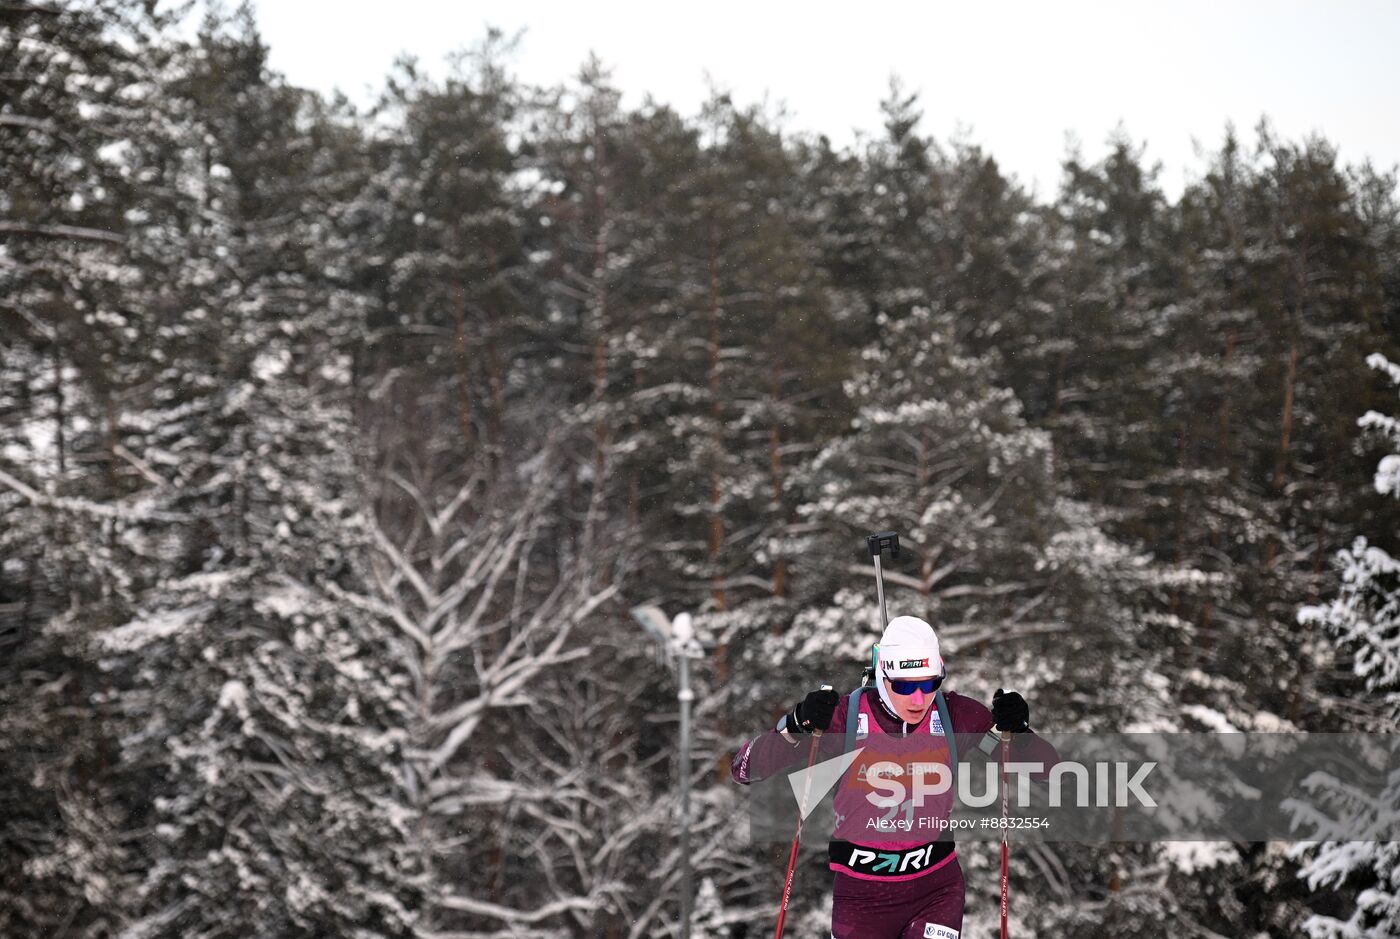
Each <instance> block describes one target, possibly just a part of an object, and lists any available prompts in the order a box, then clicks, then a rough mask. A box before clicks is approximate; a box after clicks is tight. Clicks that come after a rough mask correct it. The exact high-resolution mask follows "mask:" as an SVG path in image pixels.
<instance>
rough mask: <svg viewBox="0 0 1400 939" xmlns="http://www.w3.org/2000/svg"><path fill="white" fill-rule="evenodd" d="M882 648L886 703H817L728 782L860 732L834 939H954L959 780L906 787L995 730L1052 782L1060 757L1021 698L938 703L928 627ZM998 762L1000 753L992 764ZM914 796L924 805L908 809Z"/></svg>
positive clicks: (831, 696) (904, 622)
mask: <svg viewBox="0 0 1400 939" xmlns="http://www.w3.org/2000/svg"><path fill="white" fill-rule="evenodd" d="M878 648H879V654H878V656H877V657H876V663H875V676H874V679H875V680H874V689H875V690H876V691H877V692H878V693H877V694H869V693H868V692H869V691H870V690H871V689H870V688H868V687H867V688H862V689H858V690H857V691H854V692H852V693H851V694H849V695H838V694H837V693H836V692H835V691H831V690H823V691H813V692H811V693H810V694H808V695H807V696H806V698H804V699H803V700H802V702H801V703H799V704H798V705H797V706H796V707H795V708H794V709H793V710H792V711H791V712H790V713H788V714H786V715H785V716H784V717H783V719H782V720H780V721H779V722H778V726H777V727H776V728H774V729H773V730H772V731H770V732H769V733H767V734H765V735H763V736H761V737H758V738H756V739H754V740H751V741H749V742H747V743H745V744H744V746H743V747H741V748H740V750H739V752H738V754H736V756H735V759H734V761H733V763H732V767H733V768H732V770H731V772H732V775H733V777H734V780H735V781H736V782H739V783H742V784H744V785H747V784H748V783H750V782H753V781H755V780H758V779H762V778H764V777H766V776H768V775H771V774H772V773H774V772H778V771H780V770H783V769H786V768H789V767H790V766H791V765H792V764H793V762H794V755H795V754H797V753H799V752H800V751H805V749H806V748H805V747H803V746H802V741H801V739H800V737H801V736H802V735H804V734H810V733H812V732H813V731H821V732H825V733H826V734H827V736H826V738H825V739H827V740H840V741H845V740H847V735H848V731H851V730H852V727H851V726H849V725H850V724H851V722H854V730H853V732H852V733H851V734H850V739H851V740H858V741H859V746H860V747H861V748H862V753H861V754H860V758H859V759H857V760H856V761H855V762H853V763H852V765H851V767H850V769H848V770H847V772H846V773H845V774H844V775H843V776H842V778H841V780H840V781H839V782H838V784H837V789H836V796H835V800H836V801H835V809H836V819H837V822H836V830H835V832H833V836H832V839H831V841H830V845H829V848H828V854H829V858H830V863H829V866H830V868H831V870H833V871H834V872H835V881H834V884H833V888H832V896H833V902H832V911H831V935H832V937H833V939H929V937H932V939H957V937H958V935H959V933H960V932H961V930H962V916H963V900H964V883H963V875H962V869H961V868H960V867H959V866H958V859H957V853H956V851H955V850H954V843H953V839H952V838H951V836H950V835H949V834H948V827H947V823H948V818H949V813H950V811H951V809H952V805H953V799H954V795H953V792H954V791H953V788H952V785H951V781H952V780H951V774H950V775H949V776H940V775H938V772H937V770H935V777H934V779H935V782H936V783H941V784H935V785H932V786H931V787H926V786H920V785H915V786H913V787H911V786H908V785H905V783H909V782H911V781H912V782H923V779H922V777H921V776H920V775H919V774H921V773H922V772H923V770H925V769H930V768H934V767H938V768H939V769H941V768H942V767H950V766H952V765H953V764H955V763H956V757H955V752H956V751H955V749H954V747H955V746H956V743H957V742H958V741H963V742H968V743H971V744H973V745H975V744H976V742H977V741H980V740H982V739H983V738H984V737H985V736H986V734H987V732H988V731H990V730H991V729H992V728H993V727H995V728H996V729H997V730H1002V731H1010V732H1011V733H1012V734H1013V737H1012V756H1013V758H1014V760H1016V761H1018V762H1039V763H1041V764H1042V765H1043V766H1044V767H1045V768H1046V769H1047V770H1048V768H1049V767H1050V766H1051V765H1052V764H1054V763H1055V762H1056V761H1057V760H1058V756H1057V754H1056V753H1055V749H1054V747H1052V746H1051V745H1050V744H1049V743H1048V742H1046V741H1045V740H1043V739H1041V738H1040V737H1037V736H1036V735H1035V734H1034V733H1033V732H1032V731H1031V729H1030V708H1029V707H1028V706H1027V704H1026V701H1025V699H1024V698H1022V697H1021V695H1019V694H1017V693H1016V692H1014V691H1010V692H1002V691H1001V690H1000V689H998V690H997V692H996V694H995V695H994V696H993V698H992V707H991V709H990V710H989V709H988V708H987V707H985V706H984V705H982V704H981V703H980V702H978V701H975V700H973V699H972V698H968V697H965V696H963V695H960V694H957V693H956V692H951V691H949V692H943V691H941V685H942V684H943V681H944V679H945V677H946V676H947V669H946V668H945V667H944V663H943V657H942V655H941V654H940V653H939V648H938V638H937V636H935V635H934V631H933V627H932V626H930V625H929V624H928V623H926V622H924V621H923V620H921V619H918V618H917V617H913V616H899V617H896V618H894V619H893V620H890V623H889V625H888V626H887V627H886V629H885V632H884V635H883V636H882V637H881V639H880V645H879V647H878ZM862 692H866V693H862ZM853 697H855V698H856V699H857V700H855V701H852V698H853ZM954 733H956V734H957V736H956V738H954V737H952V736H951V735H952V734H954ZM1000 751H1001V748H1000V747H996V748H995V750H994V753H995V755H996V756H998V757H999V756H1000ZM827 755H828V756H829V755H831V754H827ZM906 771H907V773H906ZM887 776H893V777H894V778H895V780H896V781H895V782H893V783H892V782H891V781H890V780H889V779H887V778H885V777H887ZM901 777H902V779H901ZM912 777H917V778H912ZM911 788H912V790H913V791H914V792H915V795H914V796H911V797H910V798H907V799H906V798H902V797H903V796H904V795H907V794H908V793H909V792H910V791H911ZM931 793H932V794H931ZM875 796H879V797H880V798H878V799H877V798H874V797H875ZM901 799H902V801H900V800H901Z"/></svg>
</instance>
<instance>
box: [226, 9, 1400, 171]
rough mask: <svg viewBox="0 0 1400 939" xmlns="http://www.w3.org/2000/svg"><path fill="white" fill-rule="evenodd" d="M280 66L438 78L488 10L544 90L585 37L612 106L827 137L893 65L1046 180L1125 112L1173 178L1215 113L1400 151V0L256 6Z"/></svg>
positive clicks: (865, 102)
mask: <svg viewBox="0 0 1400 939" xmlns="http://www.w3.org/2000/svg"><path fill="white" fill-rule="evenodd" d="M254 5H255V7H256V8H257V11H258V19H259V23H260V24H261V28H262V31H263V35H264V37H265V39H266V40H267V42H268V44H269V45H270V46H271V49H272V64H273V67H274V68H276V69H277V70H279V71H281V72H283V73H284V74H285V75H287V76H288V78H289V79H290V80H291V81H293V82H294V83H296V84H299V85H304V86H308V87H312V88H317V89H321V90H325V91H329V90H331V89H332V88H340V89H341V90H343V91H345V92H346V93H347V94H349V95H350V96H351V98H353V99H355V100H357V101H360V102H368V101H369V100H370V97H371V96H370V94H369V91H368V89H370V88H372V87H373V86H375V85H376V84H377V83H378V82H379V81H380V80H381V78H382V76H383V75H384V74H385V73H386V72H387V71H388V69H389V67H390V65H391V64H392V62H393V60H394V58H395V57H396V56H397V55H398V54H399V53H400V52H404V51H407V52H411V53H413V54H414V55H416V56H418V57H419V59H420V60H421V61H422V63H423V64H424V65H427V66H429V67H430V70H432V71H436V72H437V73H438V74H441V71H442V62H443V59H444V56H445V55H446V54H447V53H448V52H449V51H451V50H453V49H457V48H461V47H464V46H468V45H471V44H472V43H474V42H475V41H476V40H478V39H479V38H480V37H481V36H482V35H483V34H484V32H485V28H486V26H487V24H491V25H495V26H499V27H501V28H503V29H505V30H506V31H507V32H512V33H513V32H515V31H517V30H520V29H524V30H525V35H524V39H523V43H522V46H521V49H520V54H519V56H518V57H517V59H516V71H517V74H518V75H519V76H520V77H521V78H523V79H525V80H526V81H530V82H535V83H542V84H553V83H557V82H562V81H565V80H567V79H569V78H571V77H572V76H573V75H575V74H576V73H577V71H578V68H579V65H580V64H581V63H582V62H583V60H584V58H585V57H586V56H587V54H588V52H589V51H590V50H592V51H595V52H597V53H598V55H599V56H600V57H601V58H602V59H603V61H604V62H605V63H607V64H608V65H610V66H612V68H613V77H614V81H615V83H616V85H617V86H618V87H619V88H621V89H622V90H623V92H624V103H627V104H639V103H640V102H641V101H642V99H643V95H644V94H647V93H650V94H651V95H653V96H654V97H655V98H657V99H658V100H661V101H665V102H667V103H669V104H671V105H672V106H673V107H675V108H677V109H678V110H680V111H681V112H682V113H686V114H693V113H695V112H696V111H697V109H698V106H699V103H700V102H701V101H702V100H703V99H704V98H705V97H706V94H707V89H708V87H709V83H710V82H711V81H713V82H714V84H715V85H716V86H717V87H719V88H721V89H723V90H727V91H730V92H732V93H733V94H734V96H735V97H736V99H737V100H738V101H740V102H741V103H748V102H753V101H759V100H762V99H763V98H764V97H765V94H766V96H767V97H768V99H769V100H770V101H772V102H782V103H784V104H785V105H786V108H787V110H788V111H789V112H790V113H791V120H790V122H789V126H790V127H791V128H792V129H794V130H815V131H820V132H822V133H825V134H827V135H828V136H829V137H831V138H832V140H833V141H835V142H836V143H838V144H848V143H851V142H852V141H854V140H855V139H856V135H857V133H861V132H863V133H865V134H873V133H878V132H879V130H880V112H879V102H880V100H881V99H882V98H884V97H885V96H886V94H887V92H888V88H889V80H890V76H891V75H892V74H897V75H899V76H900V78H901V79H902V80H903V82H904V83H905V85H906V87H907V88H908V89H910V90H917V91H919V92H921V96H922V97H921V101H922V102H923V106H924V114H925V118H924V125H923V129H924V130H925V132H929V133H932V134H934V135H936V136H937V137H939V138H940V139H947V138H949V137H951V136H952V135H954V134H958V133H961V134H962V135H963V136H964V137H966V138H967V139H969V140H971V141H972V142H975V143H979V144H981V145H982V146H983V147H984V148H985V149H987V150H988V151H989V152H990V153H992V155H994V156H995V157H996V158H997V160H998V161H999V162H1000V163H1001V165H1002V167H1003V169H1004V170H1005V171H1007V172H1010V173H1013V174H1015V175H1016V176H1017V177H1019V178H1020V179H1021V180H1022V181H1023V182H1025V183H1027V184H1029V185H1034V186H1035V187H1036V188H1037V191H1038V192H1039V193H1040V194H1041V195H1042V196H1048V195H1050V194H1051V193H1053V191H1054V189H1055V187H1056V185H1057V184H1058V181H1059V163H1060V160H1061V158H1062V157H1063V155H1064V153H1065V148H1066V140H1067V135H1073V136H1074V137H1075V138H1077V139H1078V140H1080V141H1081V142H1082V144H1083V149H1084V152H1085V154H1086V155H1087V156H1089V157H1091V158H1092V157H1095V156H1098V155H1101V154H1102V153H1103V152H1104V141H1105V140H1106V139H1107V138H1108V136H1109V134H1110V133H1111V132H1112V131H1113V129H1114V128H1115V127H1116V126H1118V125H1119V124H1120V123H1121V124H1122V126H1123V127H1124V128H1126V130H1127V131H1128V133H1129V134H1130V135H1131V136H1132V137H1133V138H1134V139H1135V140H1138V141H1139V142H1145V143H1146V144H1147V153H1148V156H1149V158H1151V159H1155V160H1158V161H1160V162H1161V163H1162V164H1163V174H1162V177H1161V179H1162V184H1163V186H1164V187H1165V188H1166V190H1167V191H1168V193H1170V194H1172V195H1175V194H1177V193H1179V192H1180V190H1181V187H1182V184H1183V182H1184V180H1185V179H1186V178H1187V177H1188V176H1193V175H1195V174H1196V173H1197V172H1198V171H1199V169H1200V165H1201V164H1200V162H1199V161H1198V159H1197V158H1196V156H1195V150H1194V146H1195V144H1194V143H1193V141H1198V142H1200V143H1202V144H1204V145H1206V146H1208V147H1211V148H1214V147H1215V146H1216V145H1217V144H1218V143H1219V140H1220V138H1221V136H1222V134H1223V132H1224V127H1225V124H1226V122H1227V121H1234V122H1235V124H1236V126H1237V127H1238V128H1239V129H1240V130H1241V131H1242V132H1248V134H1247V138H1246V139H1247V140H1251V141H1252V140H1253V139H1254V138H1253V133H1252V130H1253V127H1254V126H1255V124H1256V123H1257V122H1258V120H1259V118H1260V116H1261V115H1264V114H1267V115H1268V116H1269V118H1270V119H1271V120H1272V121H1273V123H1274V126H1275V127H1276V128H1277V129H1278V130H1279V131H1280V132H1281V133H1282V134H1284V135H1286V136H1288V137H1290V138H1295V139H1296V138H1297V137H1300V136H1301V135H1303V134H1306V133H1308V132H1311V131H1319V132H1321V133H1323V134H1324V135H1325V136H1327V138H1328V139H1329V140H1331V141H1332V142H1333V143H1334V144H1336V145H1337V146H1338V147H1339V148H1340V151H1341V155H1342V158H1343V160H1344V161H1348V162H1359V161H1361V160H1363V159H1365V158H1367V157H1369V158H1370V159H1371V160H1372V161H1373V162H1374V163H1376V164H1377V165H1378V166H1380V167H1385V168H1389V167H1392V166H1394V165H1395V164H1397V163H1400V2H1398V0H1366V2H1360V0H1330V2H1326V3H1324V2H1321V0H1317V2H1302V0H1269V2H1255V0H1249V2H1244V0H1238V2H1231V0H1213V2H1197V0H1174V2H1170V3H1167V2H1159V3H1152V4H1148V3H1142V2H1139V3H1123V2H1097V3H1089V2H1080V0H1075V2H1069V0H1057V2H1054V3H1045V2H1039V3H1028V2H1006V0H1003V2H999V3H980V4H973V3H967V2H962V3H956V4H955V3H950V2H930V0H924V2H921V3H916V2H907V3H890V2H872V0H867V2H846V3H841V4H836V3H827V2H807V3H797V2H779V0H748V2H743V3H736V2H730V0H710V2H706V3H649V4H642V3H621V2H612V3H604V2H600V0H591V2H584V0H572V2H544V0H536V2H531V0H510V2H505V0H459V2H445V0H391V2H388V3H385V2H383V0H375V2H369V0H255V3H254Z"/></svg>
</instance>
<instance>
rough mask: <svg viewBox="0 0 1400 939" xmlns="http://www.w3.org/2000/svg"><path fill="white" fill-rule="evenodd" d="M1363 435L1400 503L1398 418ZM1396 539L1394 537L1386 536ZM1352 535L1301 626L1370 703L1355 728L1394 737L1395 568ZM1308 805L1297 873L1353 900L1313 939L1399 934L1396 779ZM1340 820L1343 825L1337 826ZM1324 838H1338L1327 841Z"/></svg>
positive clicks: (1380, 367)
mask: <svg viewBox="0 0 1400 939" xmlns="http://www.w3.org/2000/svg"><path fill="white" fill-rule="evenodd" d="M1367 364H1368V365H1369V366H1370V367H1371V368H1373V369H1375V370H1377V371H1380V372H1382V373H1384V374H1385V376H1386V377H1387V378H1388V379H1389V381H1390V383H1391V384H1392V385H1393V386H1394V388H1395V390H1396V391H1397V392H1400V365H1397V364H1395V363H1394V362H1391V361H1390V360H1388V359H1386V358H1385V357H1384V356H1382V355H1380V354H1379V353H1377V354H1373V355H1371V356H1370V357H1369V358H1368V359H1367ZM1358 423H1359V425H1360V426H1361V428H1362V430H1363V433H1365V434H1367V435H1369V436H1372V437H1373V438H1374V439H1376V440H1377V441H1379V442H1380V443H1382V444H1383V445H1384V446H1385V447H1386V449H1387V451H1388V452H1387V453H1386V454H1385V456H1383V457H1381V459H1380V462H1379V463H1378V464H1377V466H1376V471H1375V479H1374V485H1375V490H1376V492H1377V493H1378V494H1379V495H1381V496H1383V497H1387V498H1390V499H1400V414H1382V413H1380V412H1378V411H1368V412H1367V413H1366V414H1365V415H1363V416H1362V417H1361V419H1360V421H1359V422H1358ZM1391 534H1393V533H1391ZM1370 537H1371V538H1375V539H1377V542H1376V543H1373V542H1372V541H1371V540H1370V539H1369V538H1368V537H1367V536H1366V535H1359V536H1357V538H1356V540H1355V541H1354V542H1353V543H1352V544H1351V546H1350V547H1348V548H1346V549H1345V550H1343V551H1341V552H1339V553H1338V555H1337V558H1336V567H1337V569H1338V571H1339V572H1340V574H1341V585H1340V587H1339V589H1338V593H1337V596H1336V597H1335V598H1334V599H1333V600H1332V601H1331V602H1330V603H1328V604H1325V605H1311V606H1305V607H1303V608H1301V609H1300V610H1299V611H1298V621H1299V622H1300V623H1304V624H1316V625H1319V626H1322V627H1323V628H1325V629H1326V631H1327V634H1328V636H1329V637H1330V638H1331V640H1332V641H1333V642H1335V643H1336V644H1337V647H1338V651H1339V653H1341V654H1342V655H1344V656H1348V657H1350V659H1351V662H1352V670H1353V671H1354V672H1355V673H1356V675H1357V676H1359V677H1360V678H1361V679H1362V680H1363V681H1364V682H1365V686H1366V690H1367V691H1369V692H1370V693H1371V694H1372V695H1373V696H1374V697H1373V699H1372V701H1371V702H1370V707H1369V708H1367V709H1366V710H1368V711H1369V712H1370V714H1371V717H1370V719H1369V720H1368V721H1367V722H1366V723H1365V724H1364V725H1363V726H1362V727H1361V729H1363V730H1366V731H1371V732H1381V733H1394V732H1395V730H1396V726H1397V722H1400V560H1398V559H1397V558H1396V556H1395V555H1394V554H1393V553H1392V551H1393V550H1394V548H1395V546H1394V545H1393V544H1389V545H1388V544H1387V542H1388V541H1390V540H1392V539H1391V538H1389V537H1387V535H1386V533H1383V532H1373V533H1371V535H1370ZM1309 797H1310V799H1311V800H1312V801H1313V802H1314V804H1315V806H1316V807H1315V808H1313V809H1311V810H1303V809H1300V810H1299V812H1298V816H1299V820H1300V822H1301V823H1302V825H1303V829H1302V830H1303V831H1305V832H1309V833H1310V835H1309V836H1310V837H1313V838H1315V839H1316V842H1315V843H1310V844H1305V845H1301V846H1300V847H1299V848H1298V849H1297V850H1296V851H1295V855H1296V856H1298V857H1301V858H1304V859H1305V863H1304V864H1303V866H1302V869H1301V870H1300V872H1299V873H1300V876H1302V877H1303V878H1304V879H1305V880H1306V881H1307V883H1308V886H1309V887H1310V888H1312V889H1313V890H1319V889H1327V890H1329V891H1333V890H1338V889H1345V890H1347V891H1348V894H1349V895H1350V894H1351V893H1352V892H1354V895H1355V900H1354V903H1355V906H1354V907H1353V908H1352V909H1351V911H1350V914H1349V915H1347V916H1345V918H1342V917H1340V916H1330V915H1323V914H1320V913H1319V914H1316V915H1313V916H1311V917H1309V919H1308V920H1307V921H1306V922H1305V923H1304V924H1303V928H1304V930H1305V931H1306V932H1307V934H1308V936H1309V937H1311V939H1381V937H1384V936H1393V935H1396V933H1397V932H1400V844H1397V843H1395V842H1393V841H1390V840H1388V838H1389V834H1388V833H1392V832H1393V831H1394V828H1395V806H1396V805H1397V804H1400V771H1394V770H1392V772H1391V776H1390V784H1389V786H1388V787H1387V788H1386V790H1385V791H1384V792H1383V793H1381V794H1380V797H1379V798H1377V799H1375V800H1374V801H1371V800H1366V801H1362V800H1359V799H1358V798H1357V794H1356V793H1355V791H1354V788H1353V787H1349V786H1348V785H1347V781H1346V780H1343V779H1337V778H1335V777H1332V776H1328V777H1326V778H1320V779H1314V780H1312V785H1311V787H1310V791H1309ZM1342 816H1345V818H1344V820H1341V821H1339V819H1340V818H1341V817H1342ZM1358 829H1363V830H1367V831H1370V832H1372V833H1373V835H1374V838H1375V839H1376V840H1371V841H1356V840H1345V841H1343V840H1337V838H1336V835H1335V833H1336V832H1353V833H1354V832H1356V831H1357V830H1358ZM1329 833H1334V834H1331V835H1330V836H1329Z"/></svg>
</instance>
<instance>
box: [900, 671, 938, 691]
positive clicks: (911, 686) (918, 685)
mask: <svg viewBox="0 0 1400 939" xmlns="http://www.w3.org/2000/svg"><path fill="white" fill-rule="evenodd" d="M941 684H943V676H941V675H940V676H938V677H936V678H921V679H919V680H918V681H906V680H903V679H899V678H891V679H890V690H891V691H893V692H894V693H895V694H913V693H914V692H916V691H922V692H923V693H924V694H933V693H934V692H935V691H937V690H938V686H939V685H941Z"/></svg>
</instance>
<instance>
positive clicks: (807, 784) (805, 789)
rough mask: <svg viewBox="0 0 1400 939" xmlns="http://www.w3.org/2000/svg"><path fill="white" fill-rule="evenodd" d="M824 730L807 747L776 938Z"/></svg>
mask: <svg viewBox="0 0 1400 939" xmlns="http://www.w3.org/2000/svg"><path fill="white" fill-rule="evenodd" d="M831 690H832V687H831V686H830V685H822V691H831ZM821 739H822V732H821V731H820V730H815V729H814V730H813V731H812V745H811V746H810V747H808V748H807V770H806V775H805V776H803V777H802V800H801V801H800V802H798V803H797V831H796V832H794V833H793V836H792V850H791V851H789V852H788V866H787V877H786V878H785V879H784V880H783V901H782V905H781V906H779V907H778V931H777V932H776V933H775V934H774V939H783V923H784V921H785V920H786V919H787V911H788V901H790V900H791V899H792V875H793V873H794V872H795V871H796V870H797V848H798V845H800V844H801V842H802V819H803V818H804V817H805V816H806V815H807V797H808V796H810V795H811V794H812V765H813V764H814V763H816V761H817V744H818V743H820V742H821Z"/></svg>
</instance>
